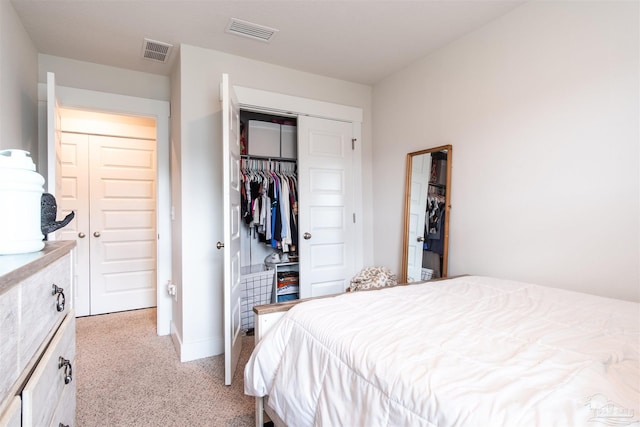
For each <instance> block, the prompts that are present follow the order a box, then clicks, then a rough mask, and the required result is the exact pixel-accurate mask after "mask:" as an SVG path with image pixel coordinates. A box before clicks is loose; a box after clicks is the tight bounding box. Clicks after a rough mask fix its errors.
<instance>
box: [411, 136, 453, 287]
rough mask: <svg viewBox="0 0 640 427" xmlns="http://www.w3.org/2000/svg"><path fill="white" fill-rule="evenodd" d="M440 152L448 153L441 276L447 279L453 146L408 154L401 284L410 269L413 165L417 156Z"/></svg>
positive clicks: (442, 146)
mask: <svg viewBox="0 0 640 427" xmlns="http://www.w3.org/2000/svg"><path fill="white" fill-rule="evenodd" d="M440 151H446V152H447V177H446V184H445V185H446V191H445V211H444V215H445V221H444V230H443V232H444V235H443V238H444V242H443V251H442V269H441V276H442V277H447V270H448V264H449V221H450V211H451V160H452V147H451V145H441V146H439V147H434V148H428V149H426V150H420V151H414V152H412V153H408V154H407V159H406V177H405V184H404V188H405V195H404V227H403V233H402V270H401V272H400V275H399V278H400V283H407V275H408V274H407V273H408V272H407V269H408V267H409V213H410V209H411V173H412V170H411V168H412V163H413V158H414V157H415V156H419V155H421V154H427V153H435V152H440Z"/></svg>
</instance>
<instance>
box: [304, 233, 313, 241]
mask: <svg viewBox="0 0 640 427" xmlns="http://www.w3.org/2000/svg"><path fill="white" fill-rule="evenodd" d="M302 237H304V240H309V239H310V238H311V233H304V234H303V235H302Z"/></svg>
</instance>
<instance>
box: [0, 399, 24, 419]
mask: <svg viewBox="0 0 640 427" xmlns="http://www.w3.org/2000/svg"><path fill="white" fill-rule="evenodd" d="M0 426H2V427H5V426H6V427H20V397H18V396H14V397H13V399H12V400H11V402H10V403H9V406H7V410H6V411H5V412H4V414H0Z"/></svg>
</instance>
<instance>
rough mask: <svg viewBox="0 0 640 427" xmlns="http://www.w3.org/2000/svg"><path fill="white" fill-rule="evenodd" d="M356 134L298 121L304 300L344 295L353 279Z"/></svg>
mask: <svg viewBox="0 0 640 427" xmlns="http://www.w3.org/2000/svg"><path fill="white" fill-rule="evenodd" d="M352 138H353V128H352V124H351V123H347V122H340V121H335V120H328V119H320V118H314V117H307V116H299V117H298V181H299V196H298V198H299V211H298V217H299V227H298V230H299V231H298V235H299V238H298V240H299V242H298V246H299V255H300V298H307V297H314V296H321V295H330V294H336V293H341V292H344V291H345V289H346V288H347V287H348V286H349V281H350V280H351V277H353V275H354V273H355V272H354V267H355V265H354V261H355V256H354V236H355V225H354V199H355V197H354V194H353V191H354V190H353V188H354V185H353V174H352V170H353V148H352V147H353V146H352Z"/></svg>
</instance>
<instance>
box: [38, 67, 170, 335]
mask: <svg viewBox="0 0 640 427" xmlns="http://www.w3.org/2000/svg"><path fill="white" fill-rule="evenodd" d="M38 97H39V101H40V115H41V119H40V122H41V123H42V125H43V126H45V127H46V128H47V129H46V132H42V133H41V135H43V140H41V141H40V144H41V146H42V144H43V145H44V147H46V151H47V153H48V155H47V157H48V160H47V165H46V166H45V168H46V170H47V177H48V178H47V191H48V192H50V193H53V194H54V195H55V196H56V198H57V199H58V194H59V193H60V194H61V193H62V182H61V181H62V179H61V177H60V174H61V171H62V163H61V157H60V154H61V152H62V150H61V148H60V147H61V134H62V130H61V114H60V111H61V109H62V108H66V109H72V110H80V111H92V112H103V113H109V114H115V115H119V116H131V117H136V118H137V117H144V118H148V119H152V120H154V121H155V132H156V151H155V158H154V161H155V167H156V175H155V240H156V244H155V247H156V257H155V258H156V265H155V284H154V285H155V286H154V290H155V292H156V301H155V302H156V306H157V333H158V335H168V334H169V332H170V327H171V318H172V311H171V301H172V299H171V296H170V295H169V294H168V291H167V285H168V284H169V283H170V282H171V277H172V276H171V275H172V273H171V197H170V195H171V192H170V167H169V113H170V108H169V102H168V101H161V100H156V99H147V98H137V97H132V96H126V95H120V94H115V93H106V92H97V91H91V90H86V89H77V88H70V87H61V86H60V87H59V86H57V85H56V83H55V75H54V74H53V73H47V83H40V84H39V86H38ZM58 204H60V201H58ZM72 222H75V220H74V221H72ZM61 230H65V228H63V229H61ZM61 230H59V231H61ZM93 232H94V231H92V232H91V233H93ZM78 233H80V231H79V232H78ZM84 233H85V237H84V238H85V239H86V238H87V237H89V236H88V235H87V233H86V231H85V232H84ZM76 236H77V237H79V236H78V235H77V234H76ZM101 236H102V234H101ZM50 237H53V238H56V239H59V238H62V237H60V236H51V235H50ZM91 237H92V238H93V234H91ZM78 252H79V248H76V250H75V253H76V256H77V254H78ZM120 254H121V256H123V257H127V256H128V255H127V254H125V253H124V252H120ZM78 273H79V272H78V271H76V272H75V273H74V274H75V276H76V277H75V278H74V292H73V295H74V297H73V300H74V306H76V294H78V293H79V292H78V290H79V288H81V287H82V286H88V285H86V284H83V283H82V282H80V280H78V277H77V276H78ZM115 283H117V282H115ZM79 305H80V304H77V307H76V314H77V315H80V314H79V313H78V311H79V310H78V308H80V307H79Z"/></svg>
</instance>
